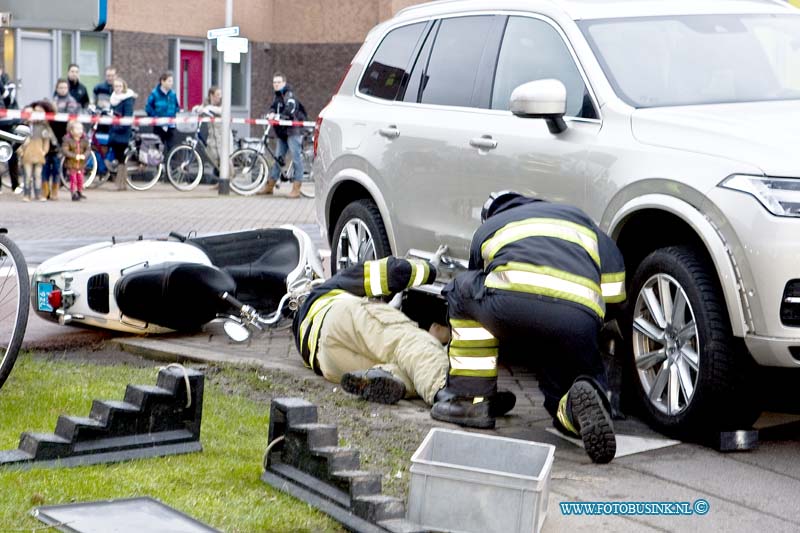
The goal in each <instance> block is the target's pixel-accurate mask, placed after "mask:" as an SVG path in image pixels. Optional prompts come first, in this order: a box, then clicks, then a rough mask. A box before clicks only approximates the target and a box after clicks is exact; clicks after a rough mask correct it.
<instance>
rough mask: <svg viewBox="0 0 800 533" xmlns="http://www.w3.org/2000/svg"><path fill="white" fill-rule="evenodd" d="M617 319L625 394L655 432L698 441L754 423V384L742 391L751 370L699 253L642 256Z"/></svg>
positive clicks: (683, 249)
mask: <svg viewBox="0 0 800 533" xmlns="http://www.w3.org/2000/svg"><path fill="white" fill-rule="evenodd" d="M664 295H668V298H665V297H664ZM659 313H660V315H659ZM668 315H671V316H668ZM623 320H624V322H623V323H624V326H623V327H624V331H623V334H624V335H625V337H626V348H627V349H626V352H627V355H628V357H627V363H628V370H629V372H628V378H629V385H630V387H629V389H630V390H632V391H633V393H634V396H635V397H636V400H637V404H638V405H639V406H640V407H641V408H642V410H643V412H644V414H645V416H646V418H648V419H649V421H650V422H651V423H652V424H653V425H654V426H655V427H656V428H658V429H659V430H661V431H663V432H665V433H667V434H671V435H674V436H677V437H680V438H685V439H692V440H697V439H700V438H707V437H708V436H710V435H713V433H714V432H718V431H721V430H738V429H746V428H749V427H750V425H751V424H752V423H753V422H754V421H755V419H756V418H758V415H759V405H758V401H757V398H756V397H755V395H754V393H753V390H754V387H755V383H754V382H753V383H750V384H748V376H753V369H754V363H753V361H752V359H751V357H750V355H749V353H748V352H747V349H746V347H745V345H744V341H743V340H742V339H740V338H737V337H734V336H733V333H732V330H731V325H730V321H729V318H728V312H727V308H726V306H725V300H724V298H723V296H722V290H721V287H720V286H719V282H718V280H717V276H716V271H715V269H714V267H713V265H712V264H711V262H710V261H709V260H708V259H706V258H705V254H703V253H702V252H700V251H698V250H697V249H695V248H693V247H689V246H673V247H668V248H660V249H658V250H656V251H654V252H653V253H651V254H650V255H648V256H647V257H646V258H645V259H644V260H643V261H642V262H641V263H640V265H639V267H638V268H637V269H636V273H635V275H634V277H633V280H632V282H631V285H630V292H629V294H628V301H627V303H626V305H625V312H624V318H623ZM659 337H660V339H659Z"/></svg>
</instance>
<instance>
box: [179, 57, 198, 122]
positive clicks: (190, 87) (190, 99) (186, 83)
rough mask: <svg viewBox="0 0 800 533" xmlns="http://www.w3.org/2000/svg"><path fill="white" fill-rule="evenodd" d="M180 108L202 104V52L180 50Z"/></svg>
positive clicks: (189, 107)
mask: <svg viewBox="0 0 800 533" xmlns="http://www.w3.org/2000/svg"><path fill="white" fill-rule="evenodd" d="M180 76H181V94H180V95H179V96H180V100H181V106H183V108H184V109H187V110H188V109H191V108H192V107H194V106H196V105H199V104H202V103H203V52H199V51H197V50H181V72H180Z"/></svg>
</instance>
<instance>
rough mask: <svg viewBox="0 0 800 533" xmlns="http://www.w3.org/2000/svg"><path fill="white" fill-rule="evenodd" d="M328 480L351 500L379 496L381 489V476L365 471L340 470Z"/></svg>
mask: <svg viewBox="0 0 800 533" xmlns="http://www.w3.org/2000/svg"><path fill="white" fill-rule="evenodd" d="M330 479H331V483H332V484H333V485H335V486H336V487H338V488H340V489H342V490H343V491H345V492H347V493H348V494H350V497H351V498H356V497H358V496H373V495H375V494H380V493H381V489H382V483H381V475H380V474H376V473H373V472H367V471H365V470H340V471H338V472H333V473H332V474H331V478H330Z"/></svg>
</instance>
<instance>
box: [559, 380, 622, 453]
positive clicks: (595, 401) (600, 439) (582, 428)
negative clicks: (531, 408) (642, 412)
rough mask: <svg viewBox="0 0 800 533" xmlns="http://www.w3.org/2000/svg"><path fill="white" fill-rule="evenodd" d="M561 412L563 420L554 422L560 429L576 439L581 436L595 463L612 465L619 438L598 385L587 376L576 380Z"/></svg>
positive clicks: (606, 402)
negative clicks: (616, 435) (615, 434)
mask: <svg viewBox="0 0 800 533" xmlns="http://www.w3.org/2000/svg"><path fill="white" fill-rule="evenodd" d="M558 409H559V417H558V418H557V419H556V420H554V421H553V425H554V426H555V427H556V429H558V430H559V431H561V432H562V433H565V434H567V435H570V436H573V437H576V436H580V438H581V440H583V447H584V448H585V449H586V453H587V454H588V455H589V458H590V459H591V460H592V462H593V463H601V464H602V463H609V462H611V460H612V459H613V458H614V455H615V454H616V453H617V439H616V437H615V436H614V426H613V424H612V422H611V406H610V405H609V402H608V399H607V398H606V397H605V394H603V391H602V389H601V388H600V387H599V386H598V385H597V383H596V382H595V381H594V380H592V379H589V378H584V377H580V378H578V379H576V380H575V383H573V384H572V387H570V389H569V392H568V393H567V395H566V396H565V398H564V399H562V401H561V402H560V403H559V406H558ZM565 418H566V420H565ZM570 426H571V427H570ZM573 430H574V431H573Z"/></svg>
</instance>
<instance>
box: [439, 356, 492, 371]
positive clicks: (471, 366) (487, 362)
mask: <svg viewBox="0 0 800 533" xmlns="http://www.w3.org/2000/svg"><path fill="white" fill-rule="evenodd" d="M450 368H452V369H453V370H496V369H497V357H450Z"/></svg>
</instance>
